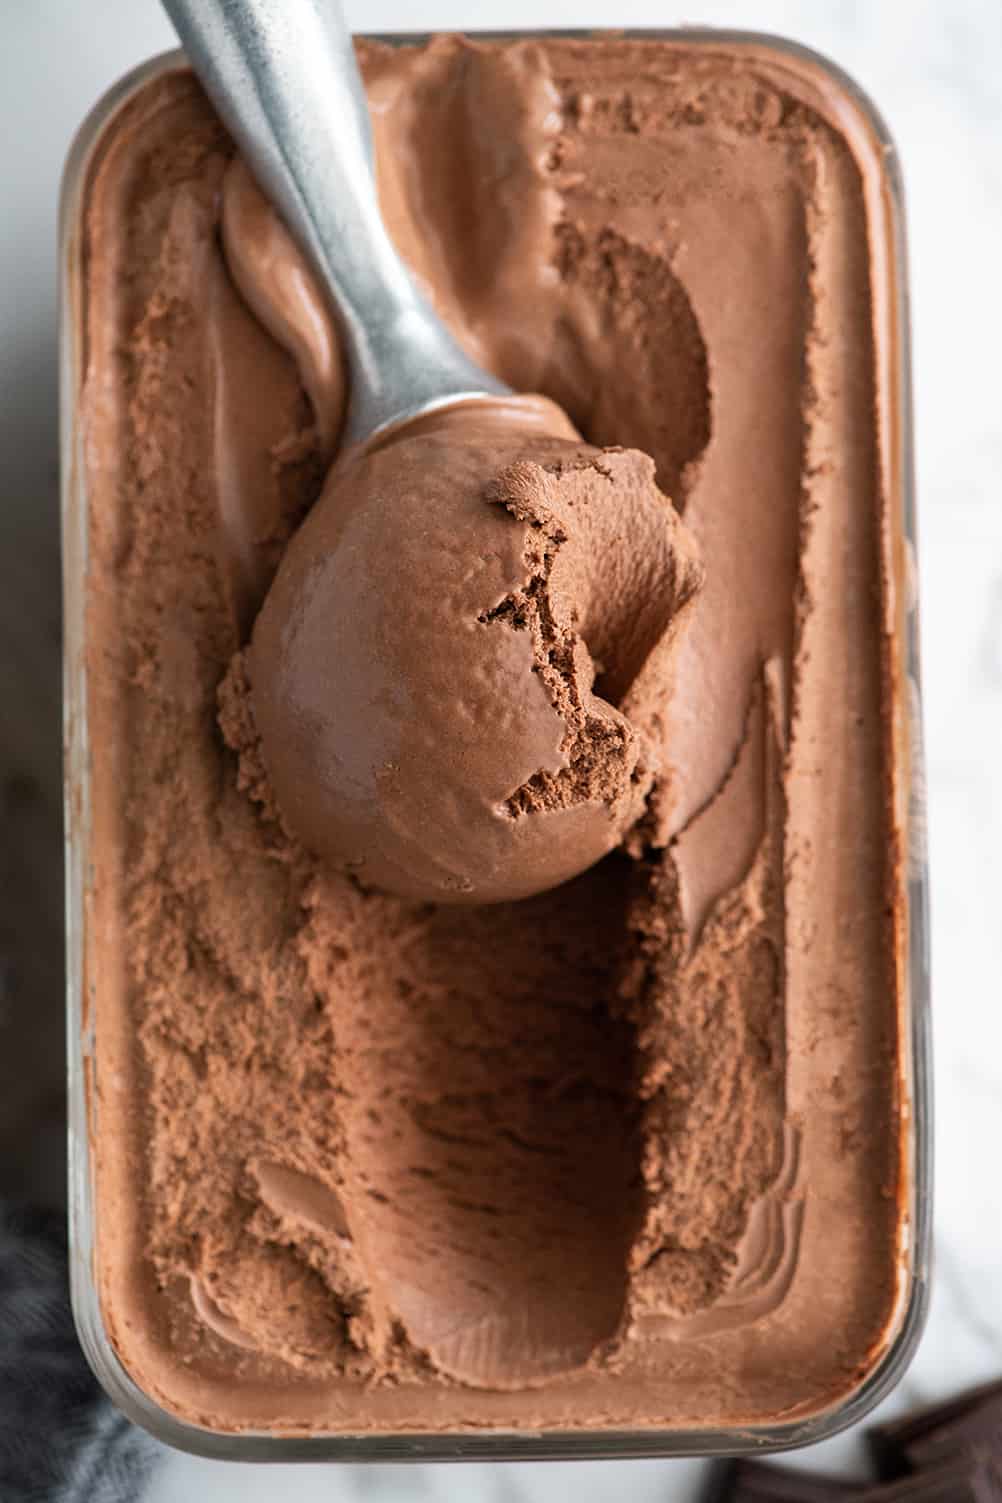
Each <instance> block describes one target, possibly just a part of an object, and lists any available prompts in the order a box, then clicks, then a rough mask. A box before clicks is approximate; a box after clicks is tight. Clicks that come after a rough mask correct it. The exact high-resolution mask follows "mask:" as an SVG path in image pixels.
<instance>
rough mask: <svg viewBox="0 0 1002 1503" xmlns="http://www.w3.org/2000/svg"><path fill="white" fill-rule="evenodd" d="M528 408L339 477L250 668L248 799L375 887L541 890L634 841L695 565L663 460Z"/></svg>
mask: <svg viewBox="0 0 1002 1503" xmlns="http://www.w3.org/2000/svg"><path fill="white" fill-rule="evenodd" d="M534 405H541V404H534ZM547 405H550V404H547ZM521 407H522V404H520V403H516V402H506V403H483V402H476V403H469V404H466V405H464V406H463V407H455V408H452V409H450V410H448V411H447V412H446V413H443V414H435V415H433V416H430V417H429V418H427V419H426V420H425V421H424V422H423V423H422V424H421V425H420V429H421V431H419V432H413V431H409V430H408V429H407V428H405V429H404V430H403V432H400V433H397V434H395V435H394V436H393V437H392V439H391V440H389V441H388V442H384V443H383V444H381V445H380V446H379V448H378V449H377V450H376V451H375V452H373V453H363V454H361V455H359V456H358V457H355V458H349V460H348V461H347V463H346V464H343V465H338V466H336V467H335V469H334V470H333V471H332V473H331V475H330V477H329V478H328V481H327V484H326V486H325V489H324V493H323V495H322V496H321V497H320V499H319V500H318V501H317V503H316V505H315V506H314V507H313V509H312V511H311V512H310V515H309V517H308V518H307V519H306V521H305V522H304V523H303V525H302V527H300V528H299V530H298V532H297V533H296V535H295V537H294V538H293V540H292V542H291V543H290V545H289V547H288V549H287V551H286V554H285V557H284V558H283V560H282V565H281V568H280V569H279V572H278V577H277V579H276V580H275V582H274V584H273V585H272V587H271V589H270V591H269V593H268V596H267V598H266V600H265V603H264V605H263V607H262V609H261V612H260V614H259V616H258V618H257V622H256V624H255V627H254V633H253V639H252V646H251V648H250V649H249V651H248V653H247V654H245V655H242V656H241V660H240V663H239V665H238V667H237V670H236V671H237V676H238V682H237V685H236V688H237V692H239V691H240V687H241V683H240V680H242V679H243V678H244V677H247V678H249V681H250V685H251V690H252V693H251V698H252V706H253V709H252V720H253V725H254V728H255V729H256V732H257V733H258V734H259V735H260V738H261V747H260V750H261V753H262V754H263V764H264V765H263V769H259V767H258V765H257V764H258V760H259V759H258V749H257V747H256V745H255V744H254V741H253V740H252V741H251V742H250V745H249V746H248V748H247V756H248V759H249V764H250V765H249V770H245V772H244V776H245V779H246V781H247V782H248V785H249V786H251V787H254V788H256V789H258V790H259V791H260V797H261V799H262V801H263V802H264V803H265V805H266V806H267V805H270V804H271V800H272V797H274V798H275V799H277V802H278V810H279V811H280V812H281V816H282V817H283V819H284V822H285V824H286V826H287V827H288V828H289V829H290V830H291V831H292V832H293V833H294V834H295V835H296V836H298V838H299V839H301V840H302V841H303V843H304V845H306V846H307V847H308V848H309V849H311V850H313V851H315V852H317V853H318V854H319V855H321V856H324V857H325V858H327V860H328V861H329V863H330V864H331V865H332V866H334V867H335V868H337V869H342V870H346V871H350V872H351V873H352V875H353V876H354V877H355V878H356V879H357V880H358V881H360V882H361V883H363V884H364V885H365V886H366V887H370V886H372V885H375V886H377V887H379V888H381V889H383V890H386V891H389V892H392V893H395V894H397V895H398V896H404V897H409V898H417V899H424V900H425V901H446V902H448V901H465V902H498V901H501V900H512V899H515V898H523V897H529V896H532V895H533V894H535V893H538V892H543V891H545V890H546V888H548V887H553V886H555V885H556V884H557V883H558V882H562V881H566V880H567V879H568V878H569V877H573V876H577V875H578V874H579V873H580V872H582V871H584V870H585V869H586V868H587V867H589V866H593V865H594V863H595V862H596V861H598V860H599V859H600V858H601V857H602V856H605V855H607V854H608V852H609V851H610V850H612V849H613V848H614V847H615V846H617V845H619V844H620V843H621V841H622V840H623V838H624V836H625V835H626V833H627V832H628V831H629V830H630V829H631V828H632V826H633V825H635V824H636V823H637V821H638V820H639V819H640V818H641V816H642V815H643V813H644V810H645V807H646V803H647V799H648V796H649V795H650V793H651V790H652V788H653V785H654V781H655V778H656V777H657V774H658V771H659V766H658V750H659V746H658V738H657V737H656V736H655V735H650V734H648V733H647V731H646V730H645V729H644V722H645V721H648V722H649V721H650V720H651V717H652V715H653V714H654V713H655V707H658V708H660V707H661V706H663V702H664V699H665V695H666V688H667V673H668V663H667V650H668V649H669V648H670V639H671V638H672V637H674V636H675V635H676V632H677V628H678V625H679V623H680V620H681V617H682V613H683V610H684V608H685V607H686V606H688V605H689V603H690V602H691V600H692V599H693V597H694V595H695V592H696V590H697V588H698V586H699V582H700V568H699V565H698V564H697V563H696V561H695V558H694V549H693V547H692V544H691V543H689V542H688V541H687V539H686V536H685V530H684V528H683V527H682V525H681V523H680V522H679V521H678V518H677V516H676V514H675V512H674V510H673V508H672V506H671V503H670V502H669V501H668V499H667V498H666V497H665V496H663V495H662V494H661V493H660V492H659V491H658V489H657V487H656V485H655V484H654V464H653V461H652V460H650V459H648V458H647V457H646V456H645V455H642V454H637V453H635V452H630V451H620V450H601V449H593V448H590V447H588V446H586V445H583V444H580V443H577V444H575V443H574V442H573V441H572V440H571V439H569V438H566V437H565V438H557V437H553V438H551V437H548V436H545V430H544V434H543V435H540V434H538V433H533V432H532V431H531V430H528V429H527V425H526V423H525V418H524V413H523V412H522V410H521ZM546 416H547V417H549V418H550V424H549V426H550V427H551V428H553V429H559V428H560V427H563V428H564V429H565V430H566V431H567V432H569V433H571V432H573V430H571V428H570V425H569V424H568V423H567V421H566V419H564V418H563V417H562V415H561V414H560V413H559V412H558V410H557V409H556V408H553V409H552V414H546ZM597 674H600V677H601V684H600V685H599V688H600V689H601V690H604V693H602V692H596V688H595V682H596V676H597ZM231 687H232V686H227V691H224V696H225V698H226V699H227V701H228V698H229V690H230V688H231ZM617 705H621V706H622V709H619V708H617ZM236 745H237V749H238V750H242V749H243V747H242V743H241V741H240V740H239V739H238V740H237V742H236Z"/></svg>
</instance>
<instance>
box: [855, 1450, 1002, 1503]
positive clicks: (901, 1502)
mask: <svg viewBox="0 0 1002 1503" xmlns="http://www.w3.org/2000/svg"><path fill="white" fill-rule="evenodd" d="M856 1503H1002V1471H1000V1470H999V1468H998V1466H997V1465H996V1464H995V1461H994V1459H993V1458H991V1457H990V1456H988V1455H987V1454H985V1455H974V1454H971V1455H967V1456H958V1457H956V1458H954V1459H953V1460H951V1461H945V1462H943V1463H942V1464H941V1465H938V1466H932V1467H927V1468H924V1469H923V1470H922V1471H921V1472H912V1473H911V1474H910V1475H909V1476H905V1477H899V1478H898V1479H897V1481H896V1482H883V1483H881V1484H880V1485H879V1486H877V1487H872V1488H868V1489H867V1490H866V1491H865V1492H862V1493H859V1494H858V1495H857V1499H856Z"/></svg>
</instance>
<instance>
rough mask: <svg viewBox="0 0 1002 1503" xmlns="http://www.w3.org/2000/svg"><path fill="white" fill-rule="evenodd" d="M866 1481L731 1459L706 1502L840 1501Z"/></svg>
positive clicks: (858, 1491) (860, 1492)
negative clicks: (845, 1479) (855, 1480)
mask: <svg viewBox="0 0 1002 1503" xmlns="http://www.w3.org/2000/svg"><path fill="white" fill-rule="evenodd" d="M865 1489H866V1484H865V1483H862V1484H861V1483H858V1482H846V1481H844V1480H843V1479H841V1478H839V1477H827V1476H825V1475H824V1474H823V1473H822V1472H808V1471H804V1470H802V1469H801V1468H799V1467H797V1468H794V1467H781V1466H774V1465H771V1464H770V1463H769V1462H765V1461H745V1460H740V1461H731V1462H728V1463H727V1465H726V1466H725V1467H723V1468H721V1470H720V1472H719V1473H718V1474H717V1476H716V1477H715V1479H714V1486H713V1488H712V1490H711V1492H710V1495H709V1498H708V1499H707V1503H839V1500H840V1499H842V1498H853V1499H857V1498H859V1497H861V1496H862V1495H863V1493H864V1491H865Z"/></svg>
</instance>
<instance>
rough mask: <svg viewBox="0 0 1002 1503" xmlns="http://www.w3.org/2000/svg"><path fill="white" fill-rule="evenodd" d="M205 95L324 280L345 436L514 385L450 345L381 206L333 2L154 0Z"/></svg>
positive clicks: (362, 108) (504, 392)
mask: <svg viewBox="0 0 1002 1503" xmlns="http://www.w3.org/2000/svg"><path fill="white" fill-rule="evenodd" d="M163 4H164V8H165V10H166V11H167V13H168V15H169V16H170V18H171V20H172V21H173V23H174V25H175V27H176V28H177V31H178V34H179V36H180V38H181V41H182V43H183V45H184V48H185V51H186V52H187V54H188V57H189V59H190V60H191V64H192V66H193V68H194V69H195V72H196V73H197V74H198V77H199V79H200V80H201V82H202V85H203V87H204V88H205V91H206V93H207V94H208V96H209V98H210V99H211V100H212V103H213V104H214V105H215V107H216V109H217V110H218V112H219V114H220V116H221V117H222V119H223V121H224V122H225V124H226V125H227V127H228V129H229V130H230V132H231V133H232V135H233V137H234V139H235V140H236V142H237V144H238V146H239V147H240V150H241V152H242V153H243V155H244V156H245V158H246V160H247V162H248V163H249V165H250V167H251V170H252V171H253V173H254V175H255V177H256V178H257V180H258V183H259V184H260V186H261V188H262V189H263V190H264V192H265V193H266V194H267V195H268V197H269V198H270V199H271V201H272V203H273V204H275V206H276V207H277V208H278V210H279V211H280V213H281V214H282V217H283V218H284V220H285V222H286V224H287V225H288V227H289V229H290V230H291V232H292V234H293V235H294V236H295V237H296V239H297V240H298V241H299V243H300V245H301V246H302V248H303V250H304V251H305V252H306V253H307V254H308V255H309V257H310V259H311V261H312V262H313V264H314V266H315V267H316V270H317V272H318V273H319V275H320V276H321V278H322V279H323V282H324V285H325V286H326V288H327V290H328V293H329V295H330V298H331V301H332V303H333V305H334V309H335V311H336V313H337V315H338V317H339V319H340V323H341V328H342V333H343V337H344V342H345V348H346V353H347V356H348V360H349V366H350V374H351V397H350V401H349V408H348V417H347V424H346V430H345V441H346V443H347V444H353V443H358V442H360V441H362V440H364V439H367V438H370V437H371V436H372V435H373V434H374V433H376V432H379V431H381V430H385V429H388V428H391V427H396V426H397V425H398V424H400V423H403V422H406V421H407V420H409V419H411V418H414V417H417V416H419V415H420V414H421V413H425V412H431V411H432V410H434V409H435V408H438V407H444V406H448V405H451V404H453V403H455V402H459V401H468V400H470V399H476V398H478V397H508V396H511V395H512V393H511V391H510V388H509V387H507V386H505V385H504V383H503V382H501V381H498V380H497V379H496V378H495V377H494V376H491V375H489V374H488V373H487V372H486V371H484V370H481V369H480V367H479V366H478V365H476V364H475V363H474V362H473V361H472V360H470V358H469V357H468V356H467V355H466V354H464V352H463V350H462V349H461V348H460V347H459V345H458V344H457V343H456V341H455V339H454V338H453V337H452V335H451V334H450V333H449V331H448V329H447V328H446V327H445V325H444V324H443V323H442V322H441V320H440V319H439V318H438V316H437V314H436V313H435V312H434V310H433V309H432V307H431V306H430V304H429V303H428V301H427V299H426V298H425V297H424V296H423V295H422V293H421V292H420V291H419V289H418V287H417V286H416V285H415V283H414V281H413V279H412V277H411V275H410V273H409V272H408V270H407V268H406V267H405V266H404V264H403V262H402V261H401V259H400V257H399V256H398V255H397V253H396V251H395V249H394V247H393V245H392V243H391V241H390V237H389V235H388V234H387V232H386V228H385V226H384V224H383V221H382V217H381V215H380V212H379V203H378V200H377V196H376V183H375V175H374V171H373V150H372V133H371V129H370V124H369V112H368V107H367V104H366V99H365V91H364V89H363V86H362V80H361V77H360V76H359V72H358V65H357V63H356V61H355V52H354V48H353V46H352V41H351V35H350V33H349V31H348V28H347V26H346V25H345V21H344V16H343V15H342V12H341V6H340V4H339V3H338V0H163Z"/></svg>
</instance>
